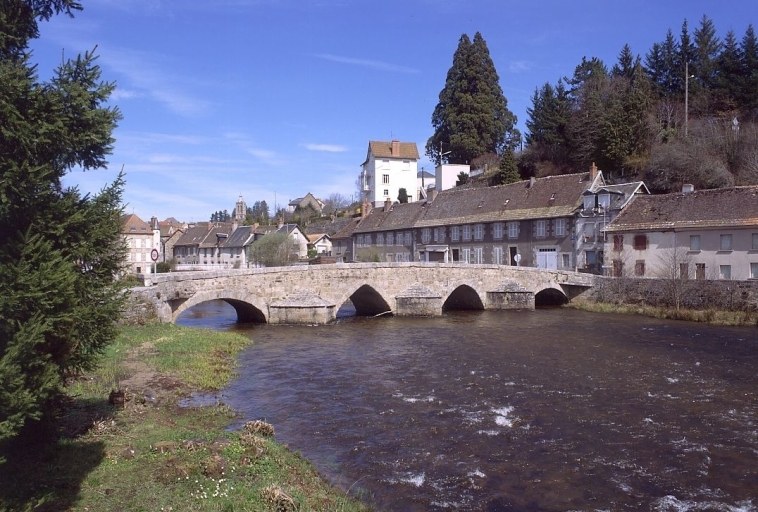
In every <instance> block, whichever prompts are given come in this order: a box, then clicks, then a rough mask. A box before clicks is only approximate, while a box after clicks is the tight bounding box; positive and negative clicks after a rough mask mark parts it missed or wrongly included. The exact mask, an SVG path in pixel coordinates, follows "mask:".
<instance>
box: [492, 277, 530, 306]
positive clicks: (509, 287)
mask: <svg viewBox="0 0 758 512" xmlns="http://www.w3.org/2000/svg"><path fill="white" fill-rule="evenodd" d="M487 309H494V310H505V309H534V292H531V291H529V290H527V289H526V288H524V287H522V286H519V285H518V284H516V283H505V284H503V285H502V286H500V287H498V288H496V289H495V290H493V291H490V292H487Z"/></svg>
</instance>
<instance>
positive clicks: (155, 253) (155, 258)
mask: <svg viewBox="0 0 758 512" xmlns="http://www.w3.org/2000/svg"><path fill="white" fill-rule="evenodd" d="M150 257H151V258H152V259H153V261H158V249H153V250H152V251H150Z"/></svg>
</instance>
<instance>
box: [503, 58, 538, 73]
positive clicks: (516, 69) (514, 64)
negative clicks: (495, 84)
mask: <svg viewBox="0 0 758 512" xmlns="http://www.w3.org/2000/svg"><path fill="white" fill-rule="evenodd" d="M533 67H534V63H532V62H529V61H526V60H514V61H511V62H510V64H508V71H510V72H511V73H524V72H526V71H531V69H532V68H533Z"/></svg>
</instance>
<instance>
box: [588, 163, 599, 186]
mask: <svg viewBox="0 0 758 512" xmlns="http://www.w3.org/2000/svg"><path fill="white" fill-rule="evenodd" d="M597 172H598V171H597V165H595V162H592V165H590V182H593V181H595V178H597Z"/></svg>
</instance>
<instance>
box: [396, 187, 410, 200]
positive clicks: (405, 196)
mask: <svg viewBox="0 0 758 512" xmlns="http://www.w3.org/2000/svg"><path fill="white" fill-rule="evenodd" d="M397 202H398V203H407V202H408V191H407V190H405V188H401V189H400V190H399V191H398V194H397Z"/></svg>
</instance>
